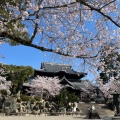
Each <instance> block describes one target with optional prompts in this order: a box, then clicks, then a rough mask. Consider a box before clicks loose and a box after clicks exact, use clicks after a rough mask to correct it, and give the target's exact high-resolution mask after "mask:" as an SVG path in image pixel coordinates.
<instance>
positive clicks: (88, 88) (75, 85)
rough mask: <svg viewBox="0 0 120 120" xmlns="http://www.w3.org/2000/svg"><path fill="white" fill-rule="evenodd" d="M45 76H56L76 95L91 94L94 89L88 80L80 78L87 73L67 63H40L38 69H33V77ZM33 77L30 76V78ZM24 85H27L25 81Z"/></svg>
mask: <svg viewBox="0 0 120 120" xmlns="http://www.w3.org/2000/svg"><path fill="white" fill-rule="evenodd" d="M37 75H39V76H46V77H58V78H59V79H60V83H61V84H62V85H63V86H64V88H66V89H67V90H69V91H71V92H75V94H77V95H81V93H82V95H84V96H87V95H92V94H93V93H94V91H95V87H94V86H93V85H92V84H91V83H90V81H88V80H81V79H82V78H83V77H85V76H86V75H87V73H83V72H77V71H74V70H73V69H72V66H71V65H67V64H55V63H46V62H44V63H42V64H41V68H40V69H39V70H36V69H35V70H34V77H36V76H37ZM34 77H31V78H30V80H32V79H33V78H34ZM24 86H27V84H26V83H25V84H24Z"/></svg>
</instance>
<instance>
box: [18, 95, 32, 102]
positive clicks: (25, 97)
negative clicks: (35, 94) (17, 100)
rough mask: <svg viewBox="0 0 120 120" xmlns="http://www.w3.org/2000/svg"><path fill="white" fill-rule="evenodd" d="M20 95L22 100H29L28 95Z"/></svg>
mask: <svg viewBox="0 0 120 120" xmlns="http://www.w3.org/2000/svg"><path fill="white" fill-rule="evenodd" d="M20 97H21V99H22V101H29V100H30V97H29V96H27V95H21V96H20Z"/></svg>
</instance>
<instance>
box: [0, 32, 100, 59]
mask: <svg viewBox="0 0 120 120" xmlns="http://www.w3.org/2000/svg"><path fill="white" fill-rule="evenodd" d="M0 37H6V38H9V39H12V40H14V41H16V42H18V43H20V44H22V45H25V46H29V47H33V48H36V49H39V50H41V51H46V52H53V53H56V54H59V55H63V56H69V57H75V58H94V57H97V55H98V54H99V52H98V53H97V54H96V55H93V56H87V55H76V56H74V55H71V54H69V53H64V52H62V51H60V50H58V51H57V50H53V49H49V48H45V47H41V46H38V45H35V44H33V43H31V41H29V40H24V39H22V38H19V37H16V36H13V35H10V34H8V33H6V32H2V33H0Z"/></svg>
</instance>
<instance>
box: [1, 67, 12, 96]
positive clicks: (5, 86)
mask: <svg viewBox="0 0 120 120" xmlns="http://www.w3.org/2000/svg"><path fill="white" fill-rule="evenodd" d="M3 74H4V70H3V69H2V68H0V91H1V90H6V91H7V94H8V95H9V94H10V87H11V81H6V78H5V77H3V76H2V75H3ZM0 97H2V94H1V92H0Z"/></svg>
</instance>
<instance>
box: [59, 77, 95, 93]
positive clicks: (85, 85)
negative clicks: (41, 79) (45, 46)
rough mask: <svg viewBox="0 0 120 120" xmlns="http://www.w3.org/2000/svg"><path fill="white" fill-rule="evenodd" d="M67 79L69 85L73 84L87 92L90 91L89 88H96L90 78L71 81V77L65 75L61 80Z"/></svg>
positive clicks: (77, 88)
mask: <svg viewBox="0 0 120 120" xmlns="http://www.w3.org/2000/svg"><path fill="white" fill-rule="evenodd" d="M63 80H65V81H66V82H67V83H68V85H70V86H72V88H74V89H76V90H83V91H85V92H89V90H94V89H96V88H95V87H94V86H93V85H92V84H91V83H90V82H89V81H88V80H76V81H71V80H70V79H69V80H68V79H66V78H65V77H63V78H62V79H61V81H63Z"/></svg>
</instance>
